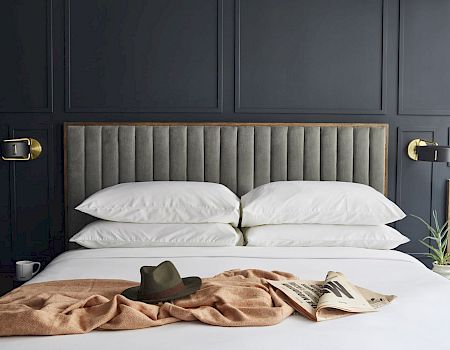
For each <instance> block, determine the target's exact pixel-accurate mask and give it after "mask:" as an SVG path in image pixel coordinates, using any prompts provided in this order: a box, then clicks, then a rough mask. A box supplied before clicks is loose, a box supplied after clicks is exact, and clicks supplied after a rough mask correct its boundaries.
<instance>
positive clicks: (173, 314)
mask: <svg viewBox="0 0 450 350" xmlns="http://www.w3.org/2000/svg"><path fill="white" fill-rule="evenodd" d="M287 278H288V279H295V278H296V277H295V276H293V275H291V274H289V273H284V272H267V271H262V270H232V271H226V272H224V273H222V274H220V275H217V276H214V277H211V278H205V279H203V285H202V287H201V288H200V290H198V291H197V292H196V293H194V294H192V295H190V296H188V297H186V298H183V299H179V300H176V301H174V302H173V303H164V304H161V305H150V304H145V303H142V302H137V301H132V300H129V299H127V298H125V297H123V296H121V295H120V293H121V292H122V291H123V290H124V289H126V288H128V287H132V286H135V285H137V283H136V282H131V281H123V280H102V279H100V280H99V279H89V280H88V279H85V280H67V281H52V282H44V283H35V284H29V285H25V286H22V287H20V288H17V289H15V290H13V291H12V292H10V293H9V294H7V295H5V296H4V297H2V298H0V336H12V335H57V334H77V333H86V332H90V331H92V330H94V329H103V330H119V329H138V328H146V327H154V326H162V325H165V324H168V323H173V322H177V321H200V322H203V323H206V324H210V325H215V326H226V327H243V326H269V325H274V324H277V323H279V322H281V321H282V320H284V319H285V318H286V317H288V316H289V315H291V314H292V312H293V309H292V308H291V307H290V306H289V305H288V304H286V303H285V302H284V301H283V300H282V299H281V298H280V297H279V296H278V295H277V294H276V293H275V291H274V290H273V289H272V287H271V286H270V285H269V284H268V283H267V282H266V280H267V279H270V280H281V279H287Z"/></svg>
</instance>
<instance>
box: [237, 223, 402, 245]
mask: <svg viewBox="0 0 450 350" xmlns="http://www.w3.org/2000/svg"><path fill="white" fill-rule="evenodd" d="M244 237H245V240H246V241H247V245H248V246H253V247H359V248H370V249H394V248H396V247H398V246H399V245H400V244H404V243H407V242H409V239H408V238H407V237H405V236H403V235H402V234H401V233H400V232H398V231H397V230H395V229H393V228H392V227H389V226H385V225H379V226H356V225H353V226H346V225H315V224H303V225H263V226H256V227H249V228H247V229H245V230H244Z"/></svg>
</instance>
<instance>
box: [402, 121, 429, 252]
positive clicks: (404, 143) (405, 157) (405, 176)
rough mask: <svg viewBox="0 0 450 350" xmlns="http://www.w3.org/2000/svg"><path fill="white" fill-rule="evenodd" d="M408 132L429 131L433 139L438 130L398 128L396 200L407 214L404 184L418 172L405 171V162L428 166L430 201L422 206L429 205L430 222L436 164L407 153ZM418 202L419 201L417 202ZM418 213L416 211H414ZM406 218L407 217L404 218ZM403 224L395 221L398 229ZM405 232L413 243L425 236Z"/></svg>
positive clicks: (423, 186)
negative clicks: (406, 135)
mask: <svg viewBox="0 0 450 350" xmlns="http://www.w3.org/2000/svg"><path fill="white" fill-rule="evenodd" d="M407 133H416V134H417V133H420V134H423V133H429V134H431V137H424V138H425V139H432V140H435V138H436V130H435V129H433V128H427V127H408V128H401V127H399V128H398V129H397V169H396V170H397V178H396V192H395V202H396V203H397V205H398V206H399V207H401V208H405V212H406V214H409V213H408V211H407V210H408V209H407V206H406V205H405V204H404V203H403V200H404V198H403V191H402V186H403V181H404V180H405V179H408V178H410V177H414V176H417V174H414V173H404V169H403V168H404V166H403V165H404V162H412V163H417V165H419V166H421V167H424V168H426V167H428V169H429V170H427V171H429V177H430V183H422V184H421V185H422V188H426V187H427V186H429V191H430V192H429V193H430V201H429V202H428V201H422V202H421V207H424V206H425V207H426V206H428V209H427V217H425V220H428V221H429V222H431V219H432V213H431V212H432V210H431V209H432V208H433V205H434V204H435V193H434V190H435V186H434V184H435V183H436V181H437V178H436V172H435V171H434V170H435V169H434V166H433V163H430V162H419V161H417V162H416V161H413V160H411V159H409V157H408V155H407V151H406V146H407V141H409V140H406V139H405V134H407ZM415 190H416V189H413V190H412V191H415ZM416 204H417V203H416ZM413 214H416V213H413ZM404 220H406V219H404ZM399 224H400V225H402V224H405V223H404V222H403V221H400V222H395V223H394V227H396V228H397V229H398V225H399ZM405 234H406V235H407V236H408V237H409V238H410V239H411V243H415V242H416V239H421V238H423V237H414V236H410V234H411V232H409V233H408V232H405ZM402 248H403V247H401V248H400V250H402ZM406 249H407V250H406V251H407V253H408V254H410V255H413V256H416V257H419V256H421V257H422V258H423V257H424V255H423V252H421V251H412V250H411V248H410V247H406Z"/></svg>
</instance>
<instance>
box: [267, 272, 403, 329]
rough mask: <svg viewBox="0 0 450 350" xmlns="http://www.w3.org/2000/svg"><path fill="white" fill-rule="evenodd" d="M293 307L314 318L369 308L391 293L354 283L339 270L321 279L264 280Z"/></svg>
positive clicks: (376, 306)
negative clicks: (375, 290)
mask: <svg viewBox="0 0 450 350" xmlns="http://www.w3.org/2000/svg"><path fill="white" fill-rule="evenodd" d="M268 282H269V283H270V284H271V285H272V286H274V287H275V288H277V289H278V290H279V291H280V292H281V293H282V294H281V295H282V296H283V297H284V299H285V300H286V302H288V303H289V304H290V305H291V306H292V307H293V308H294V309H295V310H296V311H298V312H299V313H301V314H302V315H304V316H305V317H307V318H309V319H311V320H314V321H324V320H329V319H334V318H338V317H343V316H348V315H350V314H352V313H359V312H373V311H376V309H377V308H379V307H381V306H383V305H385V304H387V303H389V302H391V301H392V300H393V299H394V298H395V296H393V295H383V294H379V293H376V292H372V291H370V290H368V289H364V288H360V287H356V286H354V285H352V284H351V283H350V282H348V281H347V279H346V278H345V276H344V275H343V274H342V273H339V272H334V271H330V272H328V274H327V277H326V278H325V281H311V280H286V281H268Z"/></svg>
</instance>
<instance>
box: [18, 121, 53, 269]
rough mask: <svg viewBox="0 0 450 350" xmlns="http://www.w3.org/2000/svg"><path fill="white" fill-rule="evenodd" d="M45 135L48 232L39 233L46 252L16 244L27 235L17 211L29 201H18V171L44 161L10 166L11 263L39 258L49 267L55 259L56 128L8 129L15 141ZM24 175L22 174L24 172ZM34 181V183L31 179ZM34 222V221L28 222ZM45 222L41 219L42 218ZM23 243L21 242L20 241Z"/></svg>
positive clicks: (41, 126)
mask: <svg viewBox="0 0 450 350" xmlns="http://www.w3.org/2000/svg"><path fill="white" fill-rule="evenodd" d="M39 133H41V134H43V135H45V140H42V139H41V140H40V141H41V142H43V141H45V142H43V154H44V155H45V157H44V159H45V164H43V165H42V167H43V168H44V169H45V172H46V173H47V176H46V177H47V179H48V181H47V189H46V195H47V205H46V215H45V216H46V217H45V218H43V219H44V220H43V222H46V226H47V228H48V231H47V232H42V227H39V230H36V231H38V232H40V233H41V236H40V237H39V238H40V239H44V240H43V241H42V243H43V247H45V249H44V250H43V249H38V250H37V251H36V252H34V251H32V250H30V251H27V249H26V248H28V247H23V246H18V244H17V240H18V238H19V237H20V235H22V234H23V233H24V232H19V231H18V228H19V226H20V225H19V222H20V220H21V219H20V217H19V215H18V208H20V207H27V203H26V198H23V197H22V198H18V194H17V192H18V191H17V188H18V187H19V186H20V184H18V183H17V173H18V171H20V170H17V167H19V166H21V167H23V166H27V165H28V164H30V165H33V166H37V165H38V164H39V163H38V162H42V161H44V159H42V158H41V157H42V155H41V157H39V158H37V159H36V160H33V161H30V162H31V163H29V162H10V163H11V164H10V184H9V187H10V227H11V258H12V259H15V260H17V259H24V258H26V259H33V258H39V259H40V260H39V261H40V262H41V263H47V262H48V261H50V259H51V258H52V256H53V242H54V240H55V237H54V234H53V228H54V227H53V223H54V220H53V217H52V215H53V212H54V205H55V203H54V201H53V193H54V179H53V177H54V175H53V174H54V171H53V167H54V156H53V139H52V134H53V128H52V125H51V124H47V123H38V124H36V125H33V126H30V127H15V126H10V128H9V134H10V136H11V137H12V138H16V137H24V136H31V137H35V138H38V139H39V137H36V136H35V135H36V134H39ZM22 171H23V170H22ZM30 176H31V179H32V175H30ZM30 195H32V193H30ZM29 219H31V218H29ZM41 219H42V218H41ZM19 242H20V239H19ZM33 254H39V255H38V256H34V255H33Z"/></svg>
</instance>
